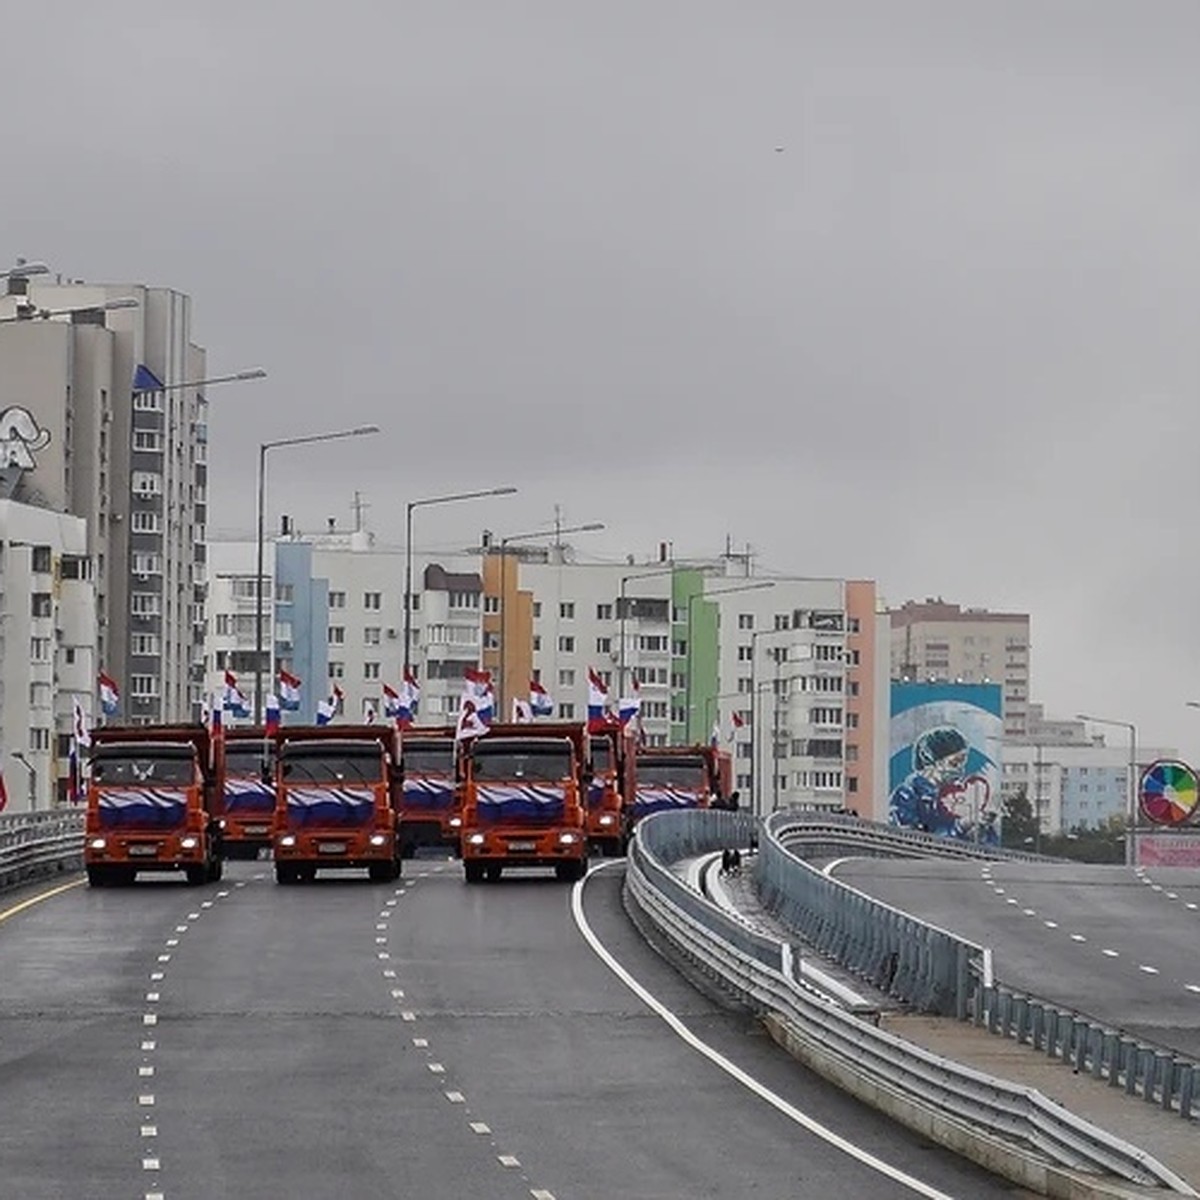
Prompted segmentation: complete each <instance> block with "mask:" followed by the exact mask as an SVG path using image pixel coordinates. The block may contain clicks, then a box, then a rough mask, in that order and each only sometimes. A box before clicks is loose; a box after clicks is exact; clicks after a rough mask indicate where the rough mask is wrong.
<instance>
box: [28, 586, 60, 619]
mask: <svg viewBox="0 0 1200 1200" xmlns="http://www.w3.org/2000/svg"><path fill="white" fill-rule="evenodd" d="M29 615H30V616H31V617H49V616H53V615H54V608H53V605H52V604H51V601H50V593H49V592H34V593H33V595H32V596H30V598H29Z"/></svg>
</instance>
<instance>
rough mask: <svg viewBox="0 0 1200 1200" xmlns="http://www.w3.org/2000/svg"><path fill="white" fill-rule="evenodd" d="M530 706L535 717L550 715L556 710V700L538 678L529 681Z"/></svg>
mask: <svg viewBox="0 0 1200 1200" xmlns="http://www.w3.org/2000/svg"><path fill="white" fill-rule="evenodd" d="M529 707H530V710H531V711H532V713H533V715H534V716H535V717H548V716H550V714H551V713H553V712H554V700H553V698H552V697H551V695H550V693H549V692H548V691H546V689H545V688H544V687H542V685H541V684H540V683H538V681H537V680H536V679H531V680H530V681H529Z"/></svg>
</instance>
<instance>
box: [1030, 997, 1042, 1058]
mask: <svg viewBox="0 0 1200 1200" xmlns="http://www.w3.org/2000/svg"><path fill="white" fill-rule="evenodd" d="M1029 1007H1030V1016H1031V1020H1030V1022H1029V1044H1030V1045H1031V1046H1032V1047H1033V1048H1034V1049H1035V1050H1040V1049H1041V1048H1042V1034H1043V1033H1045V1030H1046V1010H1045V1008H1043V1006H1042V1005H1041V1004H1040V1003H1039V1002H1038V1001H1036V1000H1035V1001H1033V1003H1032V1004H1030V1006H1029Z"/></svg>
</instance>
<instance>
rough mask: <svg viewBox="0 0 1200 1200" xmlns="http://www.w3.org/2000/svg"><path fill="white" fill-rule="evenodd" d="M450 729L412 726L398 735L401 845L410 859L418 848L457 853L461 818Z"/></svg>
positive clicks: (453, 744) (452, 730) (404, 854)
mask: <svg viewBox="0 0 1200 1200" xmlns="http://www.w3.org/2000/svg"><path fill="white" fill-rule="evenodd" d="M455 750H456V743H455V741H454V728H453V726H424V727H422V726H419V725H413V726H410V727H409V728H408V729H405V730H403V731H401V734H400V766H401V770H402V771H403V772H404V790H403V794H402V796H401V800H400V844H401V852H402V854H403V857H405V858H412V856H413V855H414V854H415V853H416V852H417V849H418V847H420V846H450V847H453V848H454V849H455V850H456V851H457V849H458V839H459V831H460V829H461V826H462V814H461V812H460V809H459V803H458V790H457V787H456V780H455Z"/></svg>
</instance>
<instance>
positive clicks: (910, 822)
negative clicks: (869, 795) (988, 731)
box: [888, 725, 999, 844]
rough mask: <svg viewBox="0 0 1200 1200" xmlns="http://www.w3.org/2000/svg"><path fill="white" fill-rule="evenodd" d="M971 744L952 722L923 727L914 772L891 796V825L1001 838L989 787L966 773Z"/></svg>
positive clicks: (967, 836) (971, 837) (984, 838)
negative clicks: (924, 728)
mask: <svg viewBox="0 0 1200 1200" xmlns="http://www.w3.org/2000/svg"><path fill="white" fill-rule="evenodd" d="M969 754H970V746H968V744H967V739H966V738H965V737H963V735H962V734H961V733H960V732H959V731H958V730H957V729H955V728H954V727H953V726H950V725H940V726H937V727H936V728H934V729H927V730H925V731H924V732H923V733H922V734H921V735H920V736H919V737H918V738H917V740H916V741H915V742H914V743H913V750H912V774H910V775H909V776H908V778H907V779H905V781H904V782H903V783H902V784H901V785H900V786H899V787H898V788H896V789H895V790H894V791H893V792H892V794H891V797H890V799H889V801H888V817H889V819H890V820H891V823H892V824H893V825H901V826H903V827H905V828H906V829H920V830H923V831H924V832H925V833H936V834H940V835H941V836H942V837H955V838H961V839H963V840H964V841H968V840H974V841H978V842H984V843H988V844H994V843H995V842H997V841H998V840H999V830H998V829H997V828H996V814H995V812H993V811H992V810H991V808H990V805H989V801H990V799H991V788H990V787H989V785H988V783H987V780H986V779H984V778H983V777H982V776H968V775H967V758H968V756H969Z"/></svg>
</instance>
